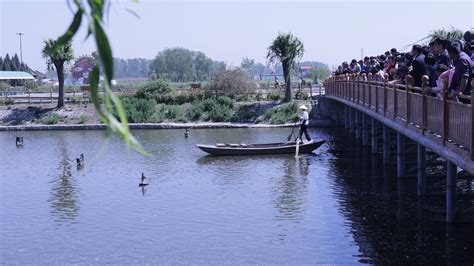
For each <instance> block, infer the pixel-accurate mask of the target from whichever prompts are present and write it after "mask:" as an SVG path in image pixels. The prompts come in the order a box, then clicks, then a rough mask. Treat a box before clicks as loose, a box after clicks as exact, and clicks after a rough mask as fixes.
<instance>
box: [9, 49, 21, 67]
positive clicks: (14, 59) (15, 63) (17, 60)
mask: <svg viewBox="0 0 474 266" xmlns="http://www.w3.org/2000/svg"><path fill="white" fill-rule="evenodd" d="M11 68H12V71H21V69H20V58H18V55H17V54H16V53H15V55H14V56H13V57H12V64H11Z"/></svg>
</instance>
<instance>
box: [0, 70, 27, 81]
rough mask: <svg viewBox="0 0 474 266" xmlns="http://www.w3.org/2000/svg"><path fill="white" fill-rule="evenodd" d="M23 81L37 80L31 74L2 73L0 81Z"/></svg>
mask: <svg viewBox="0 0 474 266" xmlns="http://www.w3.org/2000/svg"><path fill="white" fill-rule="evenodd" d="M8 79H14V80H20V79H21V80H23V79H35V78H34V77H33V76H32V75H31V74H30V73H27V72H23V71H0V80H8Z"/></svg>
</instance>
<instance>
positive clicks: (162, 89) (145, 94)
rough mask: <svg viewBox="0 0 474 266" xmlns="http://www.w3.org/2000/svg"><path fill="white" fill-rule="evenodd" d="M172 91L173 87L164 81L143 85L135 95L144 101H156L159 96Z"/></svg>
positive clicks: (154, 81) (158, 80)
mask: <svg viewBox="0 0 474 266" xmlns="http://www.w3.org/2000/svg"><path fill="white" fill-rule="evenodd" d="M171 91H172V88H171V86H170V85H169V84H168V83H167V82H166V81H164V80H162V79H157V80H153V81H150V82H148V83H146V84H145V85H143V86H142V87H141V88H139V89H138V90H137V92H136V93H135V97H137V98H142V99H156V98H157V97H158V96H161V95H164V94H168V93H170V92H171Z"/></svg>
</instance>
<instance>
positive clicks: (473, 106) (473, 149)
mask: <svg viewBox="0 0 474 266" xmlns="http://www.w3.org/2000/svg"><path fill="white" fill-rule="evenodd" d="M473 83H474V82H471V120H469V121H471V160H472V161H474V86H472V85H474V84H473Z"/></svg>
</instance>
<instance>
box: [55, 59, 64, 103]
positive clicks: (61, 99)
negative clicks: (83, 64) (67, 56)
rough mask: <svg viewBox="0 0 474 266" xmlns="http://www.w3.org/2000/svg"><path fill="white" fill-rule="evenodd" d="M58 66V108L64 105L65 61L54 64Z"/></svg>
mask: <svg viewBox="0 0 474 266" xmlns="http://www.w3.org/2000/svg"><path fill="white" fill-rule="evenodd" d="M54 65H55V66H56V72H57V73H58V82H59V90H58V106H57V108H62V107H64V63H61V62H58V63H57V64H54Z"/></svg>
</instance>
